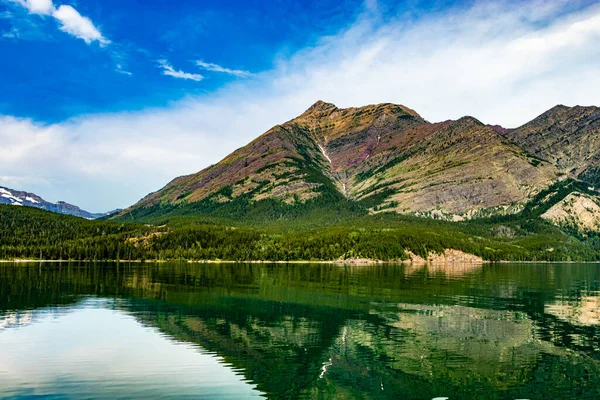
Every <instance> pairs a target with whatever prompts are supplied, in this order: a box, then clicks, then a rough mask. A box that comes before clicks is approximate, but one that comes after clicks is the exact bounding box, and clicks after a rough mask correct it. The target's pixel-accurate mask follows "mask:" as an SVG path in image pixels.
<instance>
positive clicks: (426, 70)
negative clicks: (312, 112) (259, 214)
mask: <svg viewBox="0 0 600 400" xmlns="http://www.w3.org/2000/svg"><path fill="white" fill-rule="evenodd" d="M598 43H600V1H590V0H570V1H567V0H544V1H542V0H534V1H508V0H507V1H484V0H478V1H459V0H455V1H437V0H423V1H420V0H407V1H392V0H287V1H285V0H269V1H266V0H263V1H259V0H244V1H242V0H239V1H238V0H201V1H200V0H168V1H167V0H144V1H142V0H128V1H122V0H0V55H1V57H2V59H1V60H2V62H0V186H5V187H9V188H13V189H19V190H26V191H29V192H33V193H36V194H38V195H40V196H42V197H44V198H45V199H47V200H49V201H58V200H64V201H67V202H70V203H73V204H76V205H79V206H81V207H82V208H84V209H87V210H89V211H92V212H101V211H108V210H112V209H115V208H124V207H127V206H130V205H132V204H133V203H135V202H136V201H138V200H139V199H141V198H142V197H143V196H145V195H146V194H148V193H149V192H153V191H156V190H158V189H160V188H161V187H163V186H164V185H165V184H167V183H168V182H169V181H170V180H172V179H173V178H175V177H177V176H180V175H185V174H191V173H195V172H197V171H199V170H201V169H203V168H205V167H207V166H209V165H211V164H214V163H217V162H218V161H220V160H221V159H222V158H224V157H225V156H226V155H227V154H229V153H230V152H231V151H233V150H235V149H236V148H239V147H242V146H243V145H245V144H247V143H248V142H249V141H251V140H252V139H254V138H255V137H257V136H259V135H260V134H261V133H263V132H265V131H266V130H268V129H269V128H270V127H272V126H274V125H276V124H279V123H282V122H285V121H287V120H289V119H291V118H293V117H295V116H297V115H299V114H301V113H302V112H303V111H304V110H305V109H307V108H308V107H310V105H311V104H313V103H314V102H316V101H317V100H324V101H328V102H332V103H335V104H336V105H337V106H339V107H350V106H361V105H367V104H374V103H384V102H391V103H398V104H403V105H406V106H408V107H410V108H412V109H414V110H416V111H417V112H418V113H419V114H421V115H422V116H423V117H424V118H425V119H427V120H429V121H432V122H433V121H442V120H447V119H457V118H460V117H462V116H465V115H471V116H474V117H476V118H478V119H479V120H481V121H482V122H485V123H490V124H500V125H502V126H505V127H509V128H510V127H517V126H519V125H522V124H524V123H526V122H527V121H529V120H531V119H533V118H535V117H536V116H538V115H539V114H541V113H543V112H544V111H546V110H548V109H549V108H551V107H553V106H555V105H557V104H565V105H568V106H574V105H599V106H600V68H598V65H600V45H599V44H598Z"/></svg>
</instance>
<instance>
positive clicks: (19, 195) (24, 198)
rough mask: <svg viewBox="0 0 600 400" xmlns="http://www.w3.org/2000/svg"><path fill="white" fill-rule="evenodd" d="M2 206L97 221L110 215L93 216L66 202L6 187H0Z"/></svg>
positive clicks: (0, 202)
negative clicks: (39, 209)
mask: <svg viewBox="0 0 600 400" xmlns="http://www.w3.org/2000/svg"><path fill="white" fill-rule="evenodd" d="M0 204H9V205H14V206H27V207H35V208H41V209H42V210H46V211H51V212H55V213H58V214H66V215H73V216H76V217H81V218H86V219H96V218H101V217H105V216H106V215H108V214H93V213H90V212H87V211H85V210H82V209H80V208H79V207H77V206H74V205H72V204H69V203H65V202H64V201H59V202H57V203H50V202H48V201H46V200H44V199H42V198H41V197H40V196H38V195H35V194H33V193H28V192H21V191H17V190H12V189H9V188H5V187H0Z"/></svg>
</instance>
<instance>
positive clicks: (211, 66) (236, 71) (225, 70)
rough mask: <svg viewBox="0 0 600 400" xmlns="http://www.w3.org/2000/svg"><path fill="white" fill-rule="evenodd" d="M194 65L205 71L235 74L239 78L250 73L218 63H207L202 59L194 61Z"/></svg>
mask: <svg viewBox="0 0 600 400" xmlns="http://www.w3.org/2000/svg"><path fill="white" fill-rule="evenodd" d="M196 65H197V66H198V67H200V68H202V69H204V70H206V71H213V72H222V73H225V74H229V75H234V76H237V77H240V78H245V77H248V76H250V75H252V74H251V73H250V72H248V71H242V70H239V69H229V68H225V67H222V66H220V65H218V64H212V63H207V62H204V61H196Z"/></svg>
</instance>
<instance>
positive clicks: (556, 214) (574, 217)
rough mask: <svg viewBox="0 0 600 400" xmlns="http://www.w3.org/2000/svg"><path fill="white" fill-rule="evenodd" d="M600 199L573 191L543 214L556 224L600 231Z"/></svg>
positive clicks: (579, 229)
mask: <svg viewBox="0 0 600 400" xmlns="http://www.w3.org/2000/svg"><path fill="white" fill-rule="evenodd" d="M599 204H600V201H599V199H598V197H595V196H589V195H586V194H583V193H578V192H573V193H571V194H569V195H568V196H567V197H565V198H564V199H563V200H562V201H560V202H559V203H557V204H555V205H554V206H552V207H551V208H550V209H549V210H548V211H546V212H545V213H544V214H542V216H541V217H542V218H543V219H546V220H548V221H550V222H552V223H553V224H555V225H558V226H563V227H567V228H570V229H573V230H575V231H578V232H581V233H584V234H585V233H586V232H590V231H595V232H597V231H600V205H599Z"/></svg>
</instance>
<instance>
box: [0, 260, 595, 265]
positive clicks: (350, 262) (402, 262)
mask: <svg viewBox="0 0 600 400" xmlns="http://www.w3.org/2000/svg"><path fill="white" fill-rule="evenodd" d="M34 263H37V264H49V263H56V264H73V263H81V264H92V263H116V264H168V263H181V264H183V263H185V264H329V265H345V266H367V265H368V266H372V265H419V266H424V265H436V266H440V265H448V266H453V265H492V264H498V265H501V264H600V261H508V260H501V261H488V260H483V261H479V262H461V261H453V262H438V261H436V262H427V261H424V262H422V261H418V262H415V261H413V260H398V261H381V260H356V261H354V260H335V261H332V260H320V261H319V260H311V261H307V260H292V261H267V260H252V261H232V260H0V265H1V264H34Z"/></svg>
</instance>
